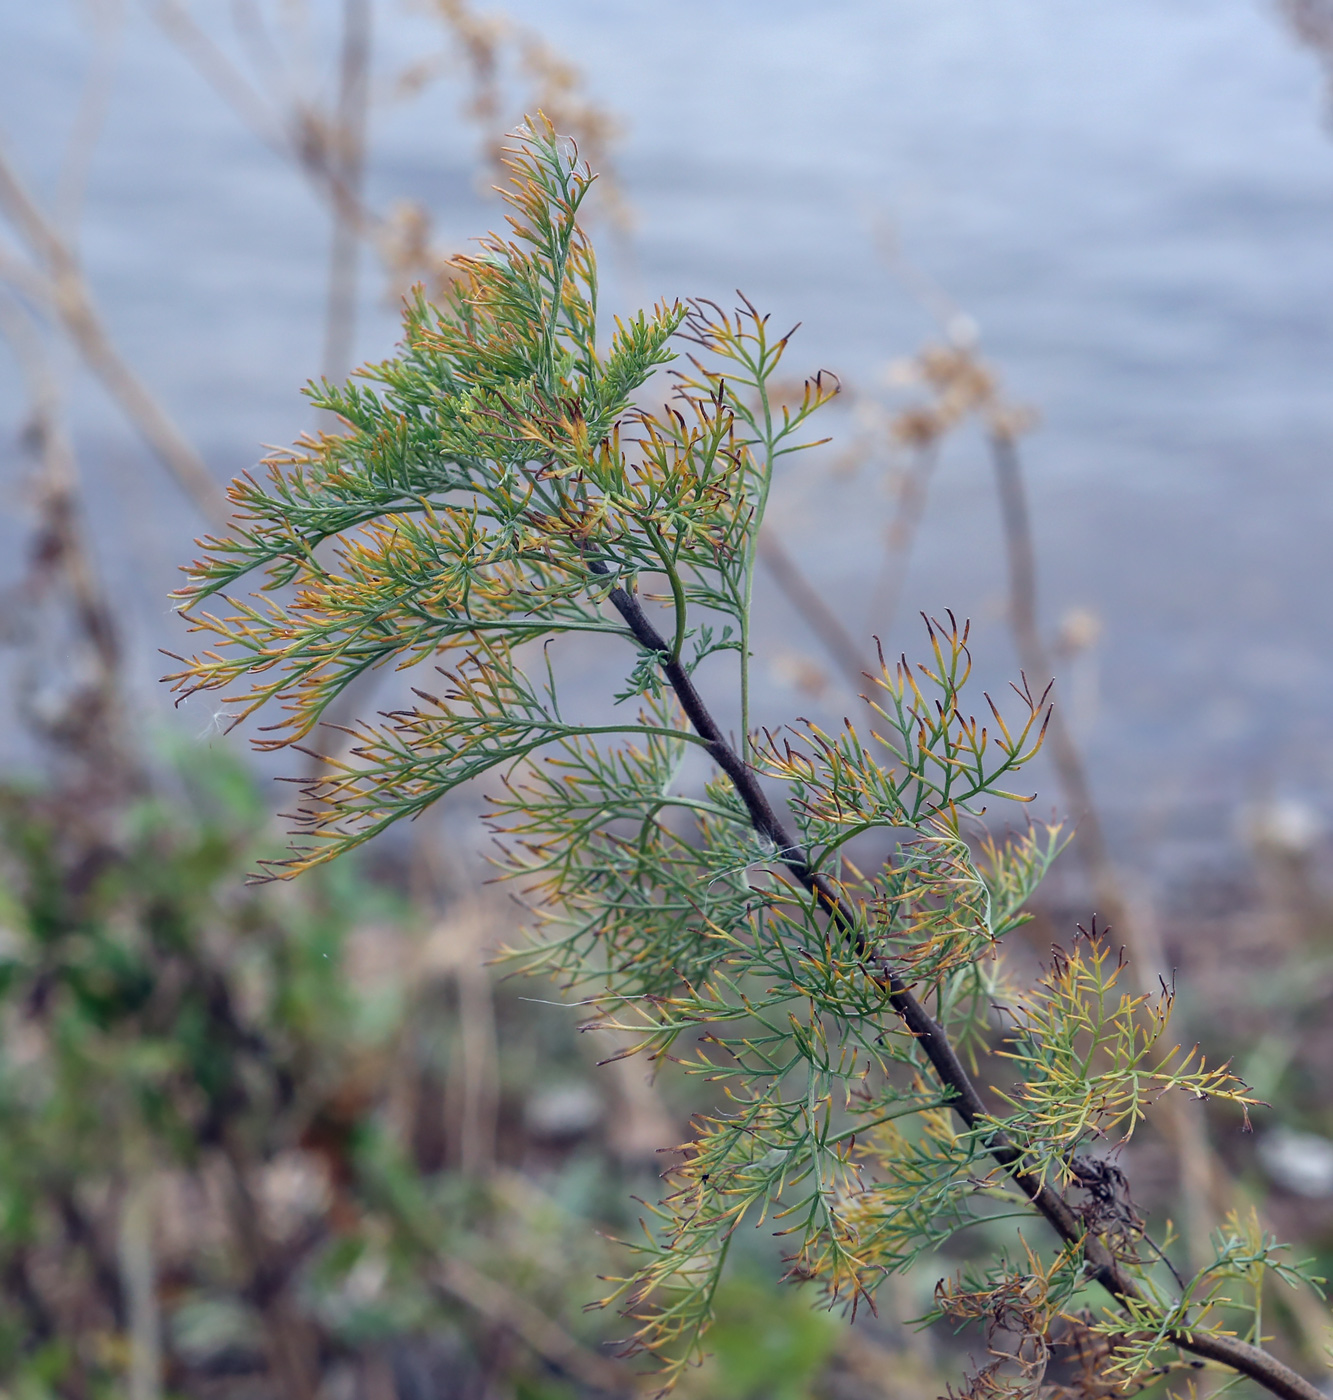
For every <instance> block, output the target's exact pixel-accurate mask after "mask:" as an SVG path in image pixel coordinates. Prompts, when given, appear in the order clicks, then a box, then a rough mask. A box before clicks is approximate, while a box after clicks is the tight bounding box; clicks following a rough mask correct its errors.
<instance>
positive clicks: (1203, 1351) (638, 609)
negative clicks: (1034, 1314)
mask: <svg viewBox="0 0 1333 1400" xmlns="http://www.w3.org/2000/svg"><path fill="white" fill-rule="evenodd" d="M591 567H592V570H593V572H594V573H597V574H601V575H603V576H605V575H607V574H609V573H610V570H609V569H608V568H607V566H606V565H605V564H601V563H593V564H592V565H591ZM610 601H611V604H612V606H613V607H614V608H615V609H616V611H617V612H618V613H619V614H620V616H621V617H622V618H623V619H624V621H625V623H626V625H627V626H628V627H629V630H630V632H631V633H632V634H633V636H634V639H635V640H636V641H637V642H638V643H639V645H640V646H642V647H643V648H644V649H645V650H646V651H652V652H656V653H657V654H658V656H659V657H660V658H661V664H662V670H663V673H664V675H665V676H666V679H667V681H668V683H669V684H670V685H671V687H672V689H673V690H674V691H675V692H676V698H677V699H678V700H679V701H680V704H681V708H682V709H683V710H684V711H685V714H686V716H687V717H688V719H689V721H690V723H691V724H692V725H694V728H695V730H696V731H697V732H698V734H699V735H700V737H701V738H703V739H704V741H705V743H706V745H707V747H708V751H709V753H710V754H711V755H712V757H713V760H714V762H716V763H717V765H718V767H719V768H721V769H722V771H723V772H724V773H726V775H727V776H728V777H729V778H730V779H731V781H732V783H733V784H734V786H735V788H736V792H737V795H738V796H739V797H740V799H741V801H742V802H744V804H745V808H746V811H747V812H748V813H749V815H750V821H751V823H752V825H753V826H754V828H755V830H756V831H757V832H759V834H760V835H761V836H764V837H766V838H767V839H768V840H770V841H772V842H773V844H774V846H775V847H776V852H775V854H776V855H777V856H778V858H779V859H780V860H781V861H782V863H783V864H784V865H785V866H786V867H787V869H788V870H789V871H791V873H792V874H793V875H794V876H795V877H796V879H797V880H799V881H800V883H801V884H802V885H803V886H804V887H805V888H806V890H808V891H809V892H810V894H811V895H813V896H814V898H815V899H816V900H817V901H818V902H819V903H820V904H821V905H822V906H823V907H824V908H825V910H827V912H828V914H829V916H830V918H831V919H833V921H834V922H835V923H836V924H837V925H838V926H839V927H840V928H842V929H843V930H844V931H845V932H847V933H849V934H850V933H852V931H853V930H854V928H855V919H854V917H853V915H852V912H851V911H850V910H849V909H848V908H847V906H846V905H845V904H844V903H843V902H842V900H841V899H840V898H839V897H838V894H837V892H836V891H835V890H834V888H833V887H832V885H831V884H830V883H829V881H828V879H827V878H826V877H825V876H824V875H822V874H821V873H820V872H819V871H817V870H816V869H814V867H812V866H811V865H810V863H809V860H808V859H807V857H806V854H805V852H804V851H803V850H802V848H801V847H800V845H799V844H798V842H797V841H796V840H795V838H794V837H793V836H792V835H791V834H790V833H789V832H788V831H787V829H786V827H785V826H784V825H783V824H782V822H781V820H780V819H779V818H778V816H777V814H776V813H775V812H774V811H773V808H772V805H771V804H770V803H769V800H768V798H767V796H766V795H765V793H764V791H763V789H762V788H761V787H760V785H759V782H758V780H757V778H756V777H755V774H754V771H753V770H752V769H751V768H750V767H749V765H748V764H746V763H744V762H743V761H742V760H741V758H740V757H739V756H738V755H737V753H736V752H735V750H734V749H733V748H732V747H731V745H730V744H728V743H727V741H726V739H725V737H724V736H723V734H722V731H721V730H720V729H719V728H718V725H717V722H716V721H715V720H714V719H713V717H712V715H711V714H710V713H709V711H708V708H707V707H706V706H705V704H704V702H703V699H702V698H701V696H700V695H699V692H698V691H697V690H696V689H695V687H694V682H693V680H692V679H691V678H690V675H689V673H688V672H687V671H686V669H685V667H684V665H683V664H682V663H681V662H680V661H679V660H672V659H671V648H670V647H669V646H668V644H667V642H666V640H665V639H664V638H663V637H662V635H661V633H660V632H658V630H657V628H656V627H654V626H653V624H652V622H651V621H650V620H649V618H648V616H647V614H646V613H645V612H644V611H643V607H642V605H641V604H640V603H639V601H638V599H637V598H636V597H635V596H634V595H633V594H631V593H629V592H627V591H626V590H625V589H623V588H613V589H612V590H611V593H610ZM876 980H882V981H883V983H884V985H885V986H886V987H887V989H888V992H889V1004H890V1005H891V1006H892V1007H893V1009H894V1011H895V1012H896V1013H897V1014H898V1016H899V1017H901V1019H902V1021H903V1023H904V1025H906V1027H907V1028H908V1030H909V1031H911V1033H912V1034H913V1036H915V1038H916V1039H917V1041H918V1043H919V1044H920V1046H921V1048H922V1050H923V1051H924V1052H925V1055H926V1058H927V1059H928V1060H929V1061H930V1063H931V1065H932V1067H933V1068H934V1070H935V1073H936V1075H937V1077H938V1078H939V1080H940V1083H941V1084H942V1085H943V1086H944V1087H945V1088H946V1089H948V1090H950V1091H951V1093H952V1095H953V1097H952V1099H951V1100H950V1105H949V1106H950V1107H951V1108H952V1109H953V1110H954V1112H955V1113H956V1114H957V1115H958V1116H959V1118H961V1119H962V1121H963V1123H964V1124H965V1125H966V1127H967V1128H968V1129H969V1130H980V1131H981V1132H986V1127H987V1123H988V1121H989V1120H990V1119H991V1115H990V1114H989V1113H988V1111H987V1109H986V1106H985V1104H984V1103H983V1101H982V1098H981V1095H980V1094H979V1093H978V1091H977V1088H976V1085H975V1084H973V1082H972V1080H971V1077H970V1076H969V1075H968V1073H967V1070H966V1068H965V1067H964V1065H963V1062H962V1060H961V1059H960V1058H959V1056H958V1052H957V1051H956V1050H955V1049H954V1047H953V1045H952V1043H951V1042H950V1040H949V1038H948V1035H947V1034H946V1032H945V1031H944V1028H943V1027H942V1026H940V1025H939V1023H938V1022H937V1021H936V1020H935V1019H934V1018H933V1017H932V1016H931V1015H930V1013H929V1012H928V1011H927V1010H926V1008H925V1007H924V1006H923V1005H922V1004H921V1002H920V1001H918V1000H917V998H916V996H915V995H914V994H913V993H912V991H911V989H910V988H909V987H908V986H907V984H906V983H904V982H903V981H902V979H901V978H900V977H899V976H898V975H897V973H895V972H892V971H890V972H888V973H887V974H886V975H881V977H878V978H877V979H876ZM985 1142H986V1149H987V1151H988V1152H989V1153H990V1155H991V1156H992V1157H993V1158H994V1160H995V1161H996V1162H997V1163H998V1164H999V1165H1000V1166H1001V1167H1002V1168H1004V1170H1005V1171H1006V1172H1007V1173H1008V1175H1009V1177H1010V1179H1011V1180H1012V1181H1013V1182H1014V1184H1015V1185H1016V1186H1018V1188H1019V1189H1020V1190H1021V1191H1022V1192H1023V1194H1024V1195H1025V1196H1027V1198H1028V1199H1029V1200H1030V1201H1031V1202H1032V1204H1033V1205H1034V1206H1035V1207H1036V1208H1037V1210H1038V1211H1040V1212H1041V1214H1042V1215H1043V1216H1045V1218H1046V1220H1047V1221H1048V1222H1049V1223H1050V1225H1051V1226H1052V1227H1053V1228H1054V1230H1055V1232H1056V1233H1057V1234H1058V1235H1059V1236H1060V1237H1061V1239H1063V1240H1065V1241H1066V1242H1067V1243H1069V1244H1076V1245H1079V1246H1081V1248H1082V1249H1083V1257H1084V1262H1085V1267H1086V1268H1087V1270H1088V1272H1089V1274H1090V1276H1091V1277H1092V1278H1094V1279H1096V1281H1097V1282H1098V1283H1100V1284H1101V1285H1102V1287H1103V1288H1105V1289H1106V1290H1107V1292H1109V1293H1110V1294H1111V1295H1112V1296H1113V1297H1114V1298H1117V1299H1137V1298H1139V1297H1140V1296H1141V1295H1140V1293H1139V1290H1138V1287H1137V1285H1136V1284H1135V1283H1134V1281H1133V1279H1131V1278H1130V1277H1129V1276H1128V1275H1127V1274H1126V1273H1125V1272H1124V1270H1123V1269H1122V1268H1121V1267H1120V1265H1119V1263H1118V1262H1117V1261H1116V1259H1115V1257H1114V1255H1113V1254H1112V1253H1111V1251H1110V1249H1109V1248H1108V1247H1107V1245H1106V1244H1105V1243H1104V1242H1103V1241H1102V1240H1101V1239H1099V1238H1098V1237H1097V1236H1096V1235H1093V1234H1091V1233H1090V1232H1089V1231H1088V1229H1087V1227H1086V1226H1085V1225H1084V1223H1083V1222H1082V1221H1081V1220H1080V1219H1079V1218H1078V1216H1077V1215H1076V1214H1075V1213H1074V1211H1073V1209H1072V1208H1071V1207H1070V1205H1069V1203H1068V1202H1067V1201H1066V1200H1065V1199H1064V1197H1063V1196H1062V1195H1060V1194H1059V1192H1057V1191H1055V1190H1053V1189H1052V1188H1051V1187H1050V1186H1049V1185H1048V1184H1047V1183H1046V1182H1044V1181H1043V1180H1042V1179H1041V1178H1040V1177H1037V1176H1034V1175H1032V1173H1030V1172H1027V1171H1024V1170H1023V1167H1022V1153H1021V1151H1020V1150H1019V1149H1018V1147H1017V1146H1015V1144H1014V1143H1013V1141H1012V1139H1010V1137H1009V1136H1008V1134H1007V1133H1005V1132H1004V1131H1003V1130H1002V1129H995V1130H993V1131H990V1132H989V1133H988V1135H987V1136H986V1139H985ZM1170 1336H1171V1340H1172V1342H1174V1343H1175V1344H1176V1345H1177V1346H1180V1347H1182V1348H1184V1349H1185V1350H1187V1351H1192V1352H1194V1353H1195V1354H1196V1355H1199V1356H1205V1357H1208V1358H1209V1359H1212V1360H1218V1361H1224V1362H1225V1363H1226V1364H1227V1365H1229V1366H1232V1367H1234V1368H1235V1369H1236V1370H1237V1371H1240V1372H1242V1373H1243V1374H1245V1375H1247V1376H1250V1377H1251V1378H1252V1379H1254V1380H1256V1381H1258V1382H1259V1383H1260V1384H1261V1385H1263V1386H1265V1387H1267V1388H1268V1389H1269V1390H1271V1391H1273V1392H1274V1393H1275V1394H1277V1395H1281V1396H1283V1397H1285V1400H1326V1397H1324V1396H1323V1392H1322V1391H1320V1390H1319V1389H1318V1388H1317V1387H1315V1386H1313V1385H1312V1384H1311V1383H1310V1382H1309V1381H1307V1380H1306V1379H1305V1378H1304V1377H1303V1376H1301V1375H1299V1374H1298V1373H1297V1372H1295V1371H1293V1370H1292V1369H1291V1368H1290V1367H1288V1366H1285V1365H1283V1364H1282V1362H1280V1361H1278V1360H1277V1359H1276V1358H1275V1357H1272V1356H1270V1355H1269V1354H1268V1353H1267V1352H1265V1351H1261V1350H1260V1349H1259V1348H1257V1347H1253V1346H1250V1345H1249V1344H1248V1343H1246V1342H1241V1341H1238V1340H1237V1339H1236V1338H1234V1337H1219V1336H1217V1335H1214V1334H1207V1335H1205V1334H1200V1335H1199V1336H1198V1337H1197V1338H1196V1337H1195V1336H1194V1335H1193V1334H1192V1333H1190V1332H1189V1331H1188V1330H1187V1329H1182V1330H1180V1331H1177V1332H1173V1333H1171V1334H1170Z"/></svg>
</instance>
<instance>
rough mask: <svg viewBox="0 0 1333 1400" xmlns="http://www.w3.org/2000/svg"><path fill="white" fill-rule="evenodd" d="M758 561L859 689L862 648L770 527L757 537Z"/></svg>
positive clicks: (863, 666) (862, 675)
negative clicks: (816, 590) (812, 585)
mask: <svg viewBox="0 0 1333 1400" xmlns="http://www.w3.org/2000/svg"><path fill="white" fill-rule="evenodd" d="M759 558H760V561H761V562H762V563H763V565H764V567H765V568H766V569H767V570H768V572H769V574H770V575H771V576H772V579H773V582H774V583H776V584H777V586H778V587H779V588H780V589H781V590H782V594H783V596H784V597H785V598H786V599H787V601H788V602H789V603H790V604H791V605H792V607H793V608H794V609H795V610H796V614H797V616H798V617H799V618H800V619H801V621H802V622H804V623H805V625H806V626H807V627H808V628H809V629H810V630H811V631H812V632H813V633H814V634H815V636H816V637H818V638H819V641H820V643H821V644H822V645H823V647H824V649H825V650H826V651H827V652H828V654H829V655H830V656H831V657H832V658H833V660H834V661H835V662H836V663H837V666H838V669H839V670H840V671H841V672H842V674H843V676H844V677H845V678H846V679H847V681H848V683H849V684H850V685H851V686H852V688H853V689H857V688H859V687H860V685H861V682H862V681H863V680H864V679H865V672H866V667H867V658H866V657H865V656H863V655H862V653H861V648H860V647H859V646H857V644H856V641H855V639H854V638H853V637H852V634H851V633H850V632H849V631H848V630H847V629H846V627H844V626H843V624H842V620H841V619H840V618H839V617H838V615H837V613H835V612H834V611H833V609H832V608H831V607H829V605H828V604H827V603H826V602H825V601H824V600H823V598H821V597H820V596H819V594H818V593H816V592H815V590H814V589H813V588H812V587H811V586H810V580H809V579H807V578H806V576H805V574H804V573H803V572H802V571H801V568H800V566H799V565H798V564H797V562H796V561H795V560H794V559H793V558H792V557H791V555H790V554H788V553H787V549H786V546H785V545H784V544H783V543H782V541H781V540H779V539H778V537H777V536H776V535H775V534H774V533H773V531H772V529H771V528H770V529H767V530H762V531H761V532H760V534H759Z"/></svg>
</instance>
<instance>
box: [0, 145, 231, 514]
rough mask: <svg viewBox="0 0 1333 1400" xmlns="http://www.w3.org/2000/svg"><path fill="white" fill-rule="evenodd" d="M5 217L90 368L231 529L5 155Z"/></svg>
mask: <svg viewBox="0 0 1333 1400" xmlns="http://www.w3.org/2000/svg"><path fill="white" fill-rule="evenodd" d="M0 211H3V212H4V214H5V216H6V217H7V218H8V219H9V221H10V223H11V224H12V226H13V227H14V229H15V231H16V232H17V233H18V235H19V236H20V237H21V238H22V239H23V241H24V243H25V244H26V245H27V246H28V249H29V250H30V252H31V253H32V255H33V257H34V258H35V259H36V261H37V262H38V263H40V264H41V265H42V267H43V268H44V269H45V272H46V287H45V289H44V290H45V294H46V295H45V300H46V301H47V302H48V304H49V305H50V307H51V309H52V310H53V311H54V313H55V315H56V316H57V318H58V319H59V321H60V323H61V325H62V326H63V327H64V328H65V331H66V333H67V334H68V335H69V337H70V339H71V340H72V341H73V342H74V344H75V346H77V348H78V350H79V353H80V354H81V355H82V356H83V359H84V362H85V363H86V364H87V366H88V368H89V369H91V370H92V372H93V373H94V374H95V375H96V376H97V378H98V379H100V380H101V381H102V385H103V387H104V388H105V389H106V390H107V392H108V393H109V394H110V395H111V397H112V398H113V399H115V401H116V402H117V403H118V404H119V405H120V407H121V409H122V411H123V412H124V413H125V415H126V417H127V418H129V420H130V421H131V422H132V423H133V424H134V426H135V427H136V428H137V429H138V430H139V432H140V434H141V435H142V436H143V438H144V440H145V441H146V442H147V443H148V446H149V447H150V448H151V449H152V450H153V452H154V453H155V454H156V456H157V457H158V459H159V460H160V461H161V462H162V463H163V465H164V466H165V467H166V468H167V470H168V471H169V472H171V474H172V475H173V476H174V477H175V478H176V480H177V482H179V484H180V485H181V487H182V488H183V489H184V491H185V493H186V494H187V495H188V496H189V497H190V499H191V500H193V501H194V503H195V505H196V506H197V507H198V508H199V510H200V511H201V513H202V514H203V515H204V516H205V517H206V518H207V519H208V521H209V522H210V523H211V524H218V525H221V524H225V523H226V521H227V510H226V507H225V504H224V501H223V496H222V492H221V490H220V489H219V488H218V485H217V483H216V482H215V481H214V480H213V478H212V475H211V474H210V473H209V470H208V468H207V466H205V464H204V461H203V458H202V457H200V455H199V453H198V452H197V451H196V450H195V449H194V447H193V445H192V444H191V443H190V442H189V440H188V439H187V438H186V437H185V435H184V434H183V433H182V432H181V431H180V429H179V428H178V427H177V426H176V425H175V423H173V422H172V420H171V418H170V416H169V415H168V414H167V412H166V410H165V409H163V408H162V406H161V405H160V404H159V403H158V402H157V400H156V399H155V398H154V397H153V396H152V394H151V393H150V392H149V391H148V389H147V387H146V386H145V385H144V383H143V382H142V381H141V380H140V379H139V377H138V376H137V375H136V374H135V373H134V371H133V370H132V369H131V368H130V367H129V365H128V364H127V363H126V362H125V360H124V359H123V358H122V357H121V355H120V353H119V351H117V349H116V348H115V345H114V344H113V342H112V340H111V337H110V335H109V334H108V332H107V330H106V327H105V325H104V324H103V322H102V318H101V317H100V316H99V315H98V312H97V309H96V307H95V306H94V305H93V301H92V297H91V295H90V294H89V291H88V285H87V282H86V281H85V280H84V276H83V273H82V270H81V269H80V267H79V263H78V259H77V258H76V257H75V255H74V253H73V251H72V249H71V248H70V246H69V244H68V243H66V241H65V240H64V239H63V238H62V237H61V236H60V234H59V233H58V232H57V231H56V229H55V227H54V225H53V224H52V223H51V222H50V220H49V219H48V218H47V217H46V215H45V214H43V213H42V211H41V209H40V208H39V207H38V205H37V202H36V201H35V200H34V199H33V197H32V195H31V194H30V193H29V191H28V190H27V188H26V187H25V186H24V185H23V183H22V181H21V180H20V179H19V178H18V175H17V173H16V172H15V170H14V167H13V166H12V165H11V163H10V162H9V160H8V158H7V157H6V156H5V154H4V152H3V151H0Z"/></svg>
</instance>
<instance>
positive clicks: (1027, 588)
mask: <svg viewBox="0 0 1333 1400" xmlns="http://www.w3.org/2000/svg"><path fill="white" fill-rule="evenodd" d="M990 445H991V457H992V460H993V462H994V464H995V482H996V487H997V489H998V492H999V497H1000V518H1001V521H1002V523H1003V526H1004V543H1005V555H1006V558H1007V560H1008V565H1009V626H1010V628H1011V629H1012V631H1013V634H1014V645H1015V647H1016V648H1017V650H1018V662H1019V665H1020V666H1021V667H1022V668H1023V671H1024V673H1025V674H1026V675H1028V676H1029V677H1032V678H1035V679H1036V680H1037V681H1038V683H1040V681H1041V679H1042V678H1043V677H1046V676H1049V675H1050V674H1051V669H1052V668H1051V659H1050V656H1049V654H1048V652H1047V650H1046V644H1045V643H1044V642H1043V641H1042V636H1041V628H1040V626H1039V624H1038V621H1037V557H1036V550H1035V548H1034V547H1033V543H1032V521H1031V517H1030V515H1029V512H1028V503H1027V493H1026V492H1025V490H1024V489H1023V470H1022V463H1021V462H1020V460H1019V456H1018V446H1017V443H1016V441H1015V439H1014V435H1013V434H1012V433H1011V432H1007V431H1005V430H1004V429H1003V426H998V427H994V428H992V431H991V434H990ZM1047 739H1048V741H1049V743H1050V746H1051V758H1052V759H1053V760H1054V762H1055V770H1056V776H1057V777H1058V778H1059V780H1060V786H1061V787H1062V788H1063V789H1064V793H1065V801H1066V802H1067V803H1068V804H1069V806H1070V807H1071V808H1072V813H1071V815H1072V816H1073V818H1074V821H1075V823H1076V825H1077V828H1078V839H1077V840H1076V841H1075V842H1074V849H1075V851H1076V852H1077V853H1078V855H1079V856H1080V857H1081V858H1082V860H1083V864H1084V867H1085V868H1086V870H1087V872H1088V877H1089V879H1090V880H1091V881H1092V887H1093V892H1094V894H1095V896H1096V898H1097V900H1098V902H1099V903H1100V904H1101V906H1102V910H1103V911H1104V912H1105V916H1106V918H1107V920H1108V922H1110V923H1113V924H1116V925H1117V926H1118V927H1123V926H1124V925H1125V923H1126V920H1127V913H1126V909H1125V901H1124V899H1123V897H1122V896H1121V893H1120V888H1119V881H1118V880H1117V879H1116V873H1115V866H1114V864H1113V862H1112V860H1111V853H1110V848H1109V846H1108V845H1107V841H1106V834H1105V832H1104V831H1103V829H1102V824H1101V820H1100V819H1099V817H1098V815H1097V807H1096V803H1095V802H1094V800H1093V796H1092V784H1091V783H1090V782H1089V780H1088V774H1087V769H1086V768H1085V767H1084V766H1083V758H1082V755H1081V754H1080V753H1079V751H1078V745H1077V744H1076V743H1075V742H1074V736H1073V735H1072V734H1071V733H1070V730H1069V725H1068V724H1067V723H1066V721H1065V717H1064V713H1063V712H1062V711H1061V710H1060V709H1059V708H1058V707H1056V708H1055V709H1053V710H1052V712H1051V723H1050V728H1049V730H1048V731H1047Z"/></svg>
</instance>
